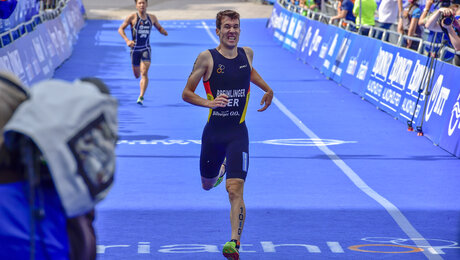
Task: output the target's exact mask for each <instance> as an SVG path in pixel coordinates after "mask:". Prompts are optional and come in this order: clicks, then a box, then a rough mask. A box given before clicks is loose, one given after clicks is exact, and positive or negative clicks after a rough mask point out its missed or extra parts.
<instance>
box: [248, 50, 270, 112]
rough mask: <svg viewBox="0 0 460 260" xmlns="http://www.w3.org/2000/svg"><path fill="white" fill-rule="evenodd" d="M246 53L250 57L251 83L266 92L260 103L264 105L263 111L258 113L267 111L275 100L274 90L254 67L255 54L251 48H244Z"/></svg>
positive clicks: (260, 110)
mask: <svg viewBox="0 0 460 260" xmlns="http://www.w3.org/2000/svg"><path fill="white" fill-rule="evenodd" d="M243 49H244V51H245V52H246V56H247V57H248V61H249V63H250V65H251V82H252V83H254V84H255V85H256V86H258V87H259V88H261V89H262V90H263V91H265V94H264V96H263V97H262V100H261V101H260V105H264V104H265V105H264V106H263V107H262V108H261V109H258V110H257V111H259V112H262V111H265V110H266V109H267V108H268V107H269V106H270V105H271V104H272V99H273V90H272V89H271V88H270V86H268V84H267V83H266V82H265V81H264V79H263V78H262V77H261V76H260V75H259V73H257V71H256V69H254V67H252V59H253V57H254V52H253V51H252V49H251V48H249V47H243Z"/></svg>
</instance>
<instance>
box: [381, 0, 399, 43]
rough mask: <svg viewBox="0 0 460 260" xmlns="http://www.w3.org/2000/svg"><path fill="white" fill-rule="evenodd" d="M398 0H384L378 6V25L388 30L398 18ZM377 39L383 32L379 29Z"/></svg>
mask: <svg viewBox="0 0 460 260" xmlns="http://www.w3.org/2000/svg"><path fill="white" fill-rule="evenodd" d="M397 19H398V0H382V1H381V2H380V6H379V8H378V19H377V26H378V27H380V28H382V29H385V30H388V29H390V27H391V25H393V24H394V23H396V22H397V21H398V20H397ZM376 38H377V39H381V38H382V32H380V31H378V33H377V37H376Z"/></svg>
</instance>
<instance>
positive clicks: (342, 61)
mask: <svg viewBox="0 0 460 260" xmlns="http://www.w3.org/2000/svg"><path fill="white" fill-rule="evenodd" d="M337 30H339V31H342V32H343V37H342V40H341V43H340V46H339V49H338V53H337V55H336V57H335V60H334V61H333V64H332V68H331V73H330V74H329V75H328V77H329V78H331V79H332V80H333V81H335V82H337V83H341V82H342V76H343V74H344V73H345V72H346V70H347V67H348V64H349V61H350V58H351V52H350V49H351V47H352V45H351V43H352V42H353V39H355V38H356V34H353V33H350V32H348V31H345V30H343V29H340V28H337Z"/></svg>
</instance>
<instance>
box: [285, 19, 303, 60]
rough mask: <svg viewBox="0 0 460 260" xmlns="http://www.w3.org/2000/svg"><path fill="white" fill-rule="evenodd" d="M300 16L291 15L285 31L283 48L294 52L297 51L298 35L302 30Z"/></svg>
mask: <svg viewBox="0 0 460 260" xmlns="http://www.w3.org/2000/svg"><path fill="white" fill-rule="evenodd" d="M300 16H301V15H300V14H298V13H293V14H292V15H291V19H290V21H289V26H288V29H287V31H286V34H285V37H284V42H283V48H285V49H287V50H289V51H291V52H294V51H296V50H297V42H298V38H299V35H300V30H302V26H303V24H304V23H303V22H302V20H300Z"/></svg>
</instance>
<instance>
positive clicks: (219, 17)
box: [216, 10, 240, 29]
mask: <svg viewBox="0 0 460 260" xmlns="http://www.w3.org/2000/svg"><path fill="white" fill-rule="evenodd" d="M225 16H227V17H228V18H230V19H232V20H234V19H238V21H239V20H240V14H239V13H238V12H236V11H234V10H225V11H220V12H218V13H217V15H216V28H217V29H220V27H221V26H222V18H224V17H225Z"/></svg>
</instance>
